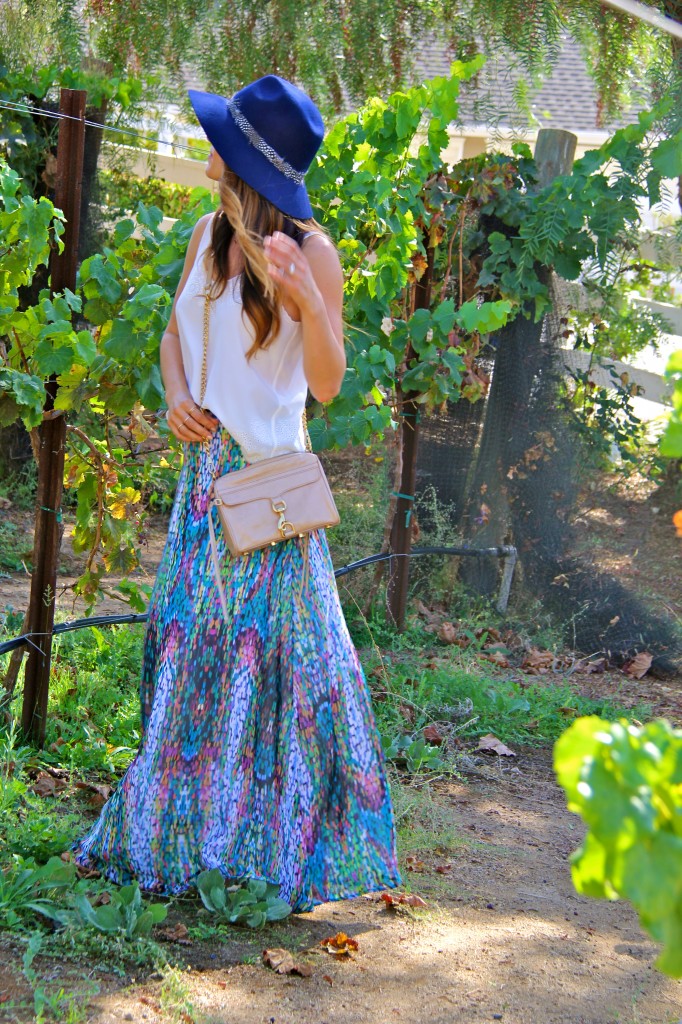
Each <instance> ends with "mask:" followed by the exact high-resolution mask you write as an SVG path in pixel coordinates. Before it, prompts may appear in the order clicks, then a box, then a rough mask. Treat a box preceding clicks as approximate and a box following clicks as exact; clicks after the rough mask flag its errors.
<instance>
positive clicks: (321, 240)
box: [301, 231, 339, 261]
mask: <svg viewBox="0 0 682 1024" xmlns="http://www.w3.org/2000/svg"><path fill="white" fill-rule="evenodd" d="M301 248H302V249H303V252H305V253H312V254H314V255H315V256H317V254H318V253H320V254H322V253H325V254H327V256H328V257H330V256H335V257H336V260H337V261H338V258H339V256H338V253H337V251H336V246H335V245H334V243H333V242H332V240H331V238H330V237H329V235H325V234H323V233H322V232H321V231H311V232H310V233H309V234H307V235H306V237H305V238H304V239H303V242H302V243H301Z"/></svg>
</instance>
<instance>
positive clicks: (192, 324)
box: [175, 221, 308, 462]
mask: <svg viewBox="0 0 682 1024" xmlns="http://www.w3.org/2000/svg"><path fill="white" fill-rule="evenodd" d="M211 223H212V222H211V221H209V222H208V224H207V225H206V229H205V231H204V234H203V236H202V239H201V242H200V244H199V249H198V251H197V255H196V259H195V261H194V266H193V267H192V270H191V272H190V275H189V277H188V278H187V281H186V283H185V287H184V288H183V290H182V293H181V294H180V297H179V298H178V301H177V303H176V307H175V315H176V318H177V322H178V332H179V335H180V347H181V352H182V361H183V365H184V369H185V376H186V377H187V384H188V386H189V390H190V393H191V395H192V398H193V399H194V401H195V402H196V403H197V404H199V401H200V399H201V362H202V357H203V345H204V338H203V325H204V301H205V300H204V294H205V292H206V288H207V287H208V284H209V282H208V275H207V273H206V266H205V261H204V253H205V252H206V249H207V247H208V245H209V243H210V240H211ZM241 279H242V278H241V274H240V275H238V276H237V277H231V278H230V279H229V280H228V282H227V285H226V287H225V291H224V292H223V294H222V295H221V296H219V298H217V299H215V300H214V301H212V302H211V314H210V320H209V334H208V339H209V340H208V358H207V383H206V395H205V398H204V408H205V409H210V411H211V412H212V413H213V415H214V416H216V417H217V418H218V419H219V420H220V422H221V423H222V424H223V426H224V427H225V429H226V430H227V431H228V433H230V434H231V435H232V437H233V438H234V439H235V441H236V442H237V443H238V444H239V446H240V448H241V449H242V452H243V454H244V458H245V459H246V461H247V462H259V461H260V460H261V459H269V458H271V457H272V456H274V455H283V454H284V453H285V452H292V451H305V437H304V433H303V424H302V416H303V409H304V408H305V401H306V396H307V394H308V384H307V381H306V379H305V375H304V373H303V341H302V331H301V325H300V323H298V322H297V321H295V320H292V319H291V317H290V316H289V315H288V313H287V312H286V310H285V309H284V308H283V307H282V310H281V324H280V330H279V333H278V335H277V337H276V338H275V339H274V340H273V341H272V342H271V343H270V344H269V345H268V347H267V348H266V349H258V351H257V352H255V353H254V354H253V355H252V356H251V358H250V359H247V358H246V353H247V352H248V351H249V349H250V348H251V346H252V345H253V340H254V332H253V326H252V324H251V322H250V320H249V319H248V317H247V316H242V300H241Z"/></svg>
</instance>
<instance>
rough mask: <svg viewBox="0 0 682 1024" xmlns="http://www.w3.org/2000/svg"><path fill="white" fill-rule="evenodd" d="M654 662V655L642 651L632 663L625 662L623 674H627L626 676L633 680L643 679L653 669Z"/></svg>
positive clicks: (632, 659) (631, 660)
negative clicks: (652, 663)
mask: <svg viewBox="0 0 682 1024" xmlns="http://www.w3.org/2000/svg"><path fill="white" fill-rule="evenodd" d="M653 660H654V656H653V654H649V652H648V651H640V652H639V654H636V655H635V656H634V658H631V659H630V661H626V662H625V664H624V665H623V672H625V675H626V676H630V678H631V679H641V678H642V676H645V675H646V674H647V672H648V671H649V669H650V668H651V662H652V661H653Z"/></svg>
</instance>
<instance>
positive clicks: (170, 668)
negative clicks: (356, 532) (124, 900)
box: [72, 429, 400, 911]
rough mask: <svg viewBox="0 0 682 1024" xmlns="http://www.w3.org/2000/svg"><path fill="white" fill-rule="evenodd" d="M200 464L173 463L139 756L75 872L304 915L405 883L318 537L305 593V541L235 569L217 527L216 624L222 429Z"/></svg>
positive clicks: (199, 453)
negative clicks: (273, 891)
mask: <svg viewBox="0 0 682 1024" xmlns="http://www.w3.org/2000/svg"><path fill="white" fill-rule="evenodd" d="M210 448H211V461H209V459H208V458H207V454H206V452H205V451H204V449H203V448H202V446H201V445H200V444H198V443H195V444H189V445H187V446H186V448H185V462H184V466H183V469H182V472H181V475H180V478H179V481H178V488H177V493H176V497H175V503H174V506H173V512H172V515H171V520H170V526H169V533H168V539H167V542H166V546H165V550H164V553H163V557H162V561H161V565H160V567H159V572H158V576H157V579H156V583H155V586H154V590H153V593H152V598H151V603H150V607H149V622H148V627H147V633H146V638H145V646H144V659H143V670H142V683H141V689H140V698H141V706H142V740H141V743H140V748H139V751H138V753H137V755H136V757H135V759H134V761H133V762H132V764H131V765H130V767H129V768H128V770H127V772H126V774H125V775H124V777H123V779H122V780H121V782H120V783H119V785H118V787H117V789H116V791H115V792H114V794H113V795H112V796H111V797H110V799H109V800H108V802H107V803H106V804H105V806H104V808H103V809H102V812H101V814H100V817H99V819H98V820H97V822H96V823H95V825H94V826H93V827H92V829H91V830H90V832H89V833H88V834H87V835H86V836H85V837H84V838H83V839H81V840H79V841H77V842H76V843H74V844H73V847H72V849H73V850H74V851H75V855H74V856H75V860H76V861H77V863H79V864H80V865H82V866H83V867H90V868H97V869H99V870H100V871H102V872H103V874H104V875H106V876H107V877H108V878H110V879H111V880H112V881H114V882H117V883H119V884H123V883H128V882H131V881H132V880H133V879H137V880H138V882H139V884H140V887H141V888H142V889H144V890H147V891H150V892H156V893H163V894H165V895H171V894H173V893H180V892H183V891H184V890H186V889H187V888H189V887H190V885H191V884H192V883H193V880H194V879H195V878H196V876H197V875H198V874H199V873H200V872H201V871H203V870H206V869H210V868H219V869H220V871H221V872H222V873H223V875H225V877H226V878H230V879H237V878H244V877H248V878H261V879H267V880H268V881H271V882H275V883H277V884H279V886H280V895H281V897H282V898H283V899H285V900H286V901H287V902H288V903H289V904H290V905H291V906H292V908H293V909H294V910H298V911H305V910H309V909H310V908H311V907H313V906H314V905H315V904H316V903H323V902H326V901H327V900H333V899H342V898H345V897H350V896H355V895H358V894H360V893H363V892H369V891H375V890H377V889H380V888H384V887H386V886H396V885H399V884H400V876H399V873H398V868H397V863H396V853H395V830H394V824H393V813H392V809H391V802H390V795H389V790H388V785H387V782H386V776H385V772H384V767H383V760H382V754H381V746H380V743H379V737H378V734H377V730H376V726H375V723H374V716H373V712H372V708H371V703H370V697H369V692H368V689H367V684H366V682H365V679H364V676H363V673H362V668H361V667H360V663H359V661H358V656H357V654H356V652H355V649H354V647H353V644H352V641H351V639H350V636H349V634H348V630H347V627H346V623H345V621H344V618H343V612H342V610H341V605H340V603H339V597H338V592H337V589H336V582H335V580H334V575H333V569H332V564H331V559H330V556H329V550H328V548H327V542H326V539H325V537H324V534H323V533H322V532H320V533H313V534H311V535H310V539H309V543H308V549H309V559H310V562H309V569H308V573H307V574H306V578H305V582H304V576H303V570H304V564H303V552H304V547H303V542H302V541H301V540H299V539H294V540H290V541H283V542H282V543H280V544H278V545H276V546H275V547H269V548H266V549H265V550H263V551H257V552H254V553H252V554H250V555H245V556H243V557H241V558H234V557H232V556H231V555H230V554H229V552H228V551H227V549H226V547H225V546H224V543H223V540H222V535H221V532H220V530H219V528H218V529H217V531H216V532H217V533H218V545H219V556H220V562H221V566H222V577H223V583H224V587H225V592H226V597H227V604H228V612H229V621H228V622H226V621H225V617H224V615H223V611H222V608H221V604H220V599H219V595H218V588H217V586H216V582H215V576H214V568H213V564H212V561H211V556H210V548H209V539H208V522H207V515H208V508H209V494H210V487H211V468H210V467H211V462H212V461H214V462H215V465H216V469H217V471H218V473H219V474H222V473H226V472H229V471H230V470H235V469H240V468H241V467H242V466H243V465H244V459H243V456H242V454H241V450H240V448H239V446H238V445H237V443H236V442H235V441H234V440H233V439H232V438H231V437H230V435H229V434H227V433H226V432H225V431H224V430H222V429H219V430H218V431H216V433H215V435H214V436H213V438H212V441H211V444H210ZM213 514H215V513H213ZM216 526H217V524H216ZM302 586H303V590H302V591H301V588H302Z"/></svg>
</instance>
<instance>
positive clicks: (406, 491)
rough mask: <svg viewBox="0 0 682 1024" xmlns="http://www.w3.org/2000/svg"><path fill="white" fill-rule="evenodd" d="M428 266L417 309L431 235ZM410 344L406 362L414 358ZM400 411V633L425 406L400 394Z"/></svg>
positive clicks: (395, 563)
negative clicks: (420, 436) (422, 413)
mask: <svg viewBox="0 0 682 1024" xmlns="http://www.w3.org/2000/svg"><path fill="white" fill-rule="evenodd" d="M424 246H425V248H426V257H427V265H426V269H425V271H424V273H423V275H422V277H421V279H420V280H419V281H417V283H416V284H415V298H414V308H415V309H428V308H429V306H430V304H431V284H432V282H433V261H434V250H433V248H432V247H431V246H430V245H429V236H428V232H425V233H424ZM414 354H415V353H414V351H413V349H412V346H411V345H410V346H409V348H408V351H407V356H406V361H408V362H409V360H410V359H411V358H413V357H414ZM396 397H397V399H398V412H399V415H400V428H399V429H400V447H401V451H402V475H401V479H400V490H399V492H398V494H397V502H396V508H395V516H394V517H393V527H392V529H391V551H392V552H394V553H395V554H396V555H400V556H401V557H400V558H396V559H395V560H393V559H391V563H390V564H391V573H390V577H389V583H388V610H389V614H390V616H391V618H392V620H393V622H394V623H395V624H396V626H397V627H398V629H399V630H403V629H404V628H405V613H406V611H407V590H408V585H409V582H410V559H409V554H410V550H411V548H412V515H413V513H414V496H415V488H416V482H417V453H418V450H419V415H420V411H421V405H420V403H419V402H418V401H417V398H418V397H419V395H418V393H416V392H411V391H408V392H405V393H403V392H402V391H401V390H400V389H398V392H397V396H396Z"/></svg>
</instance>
